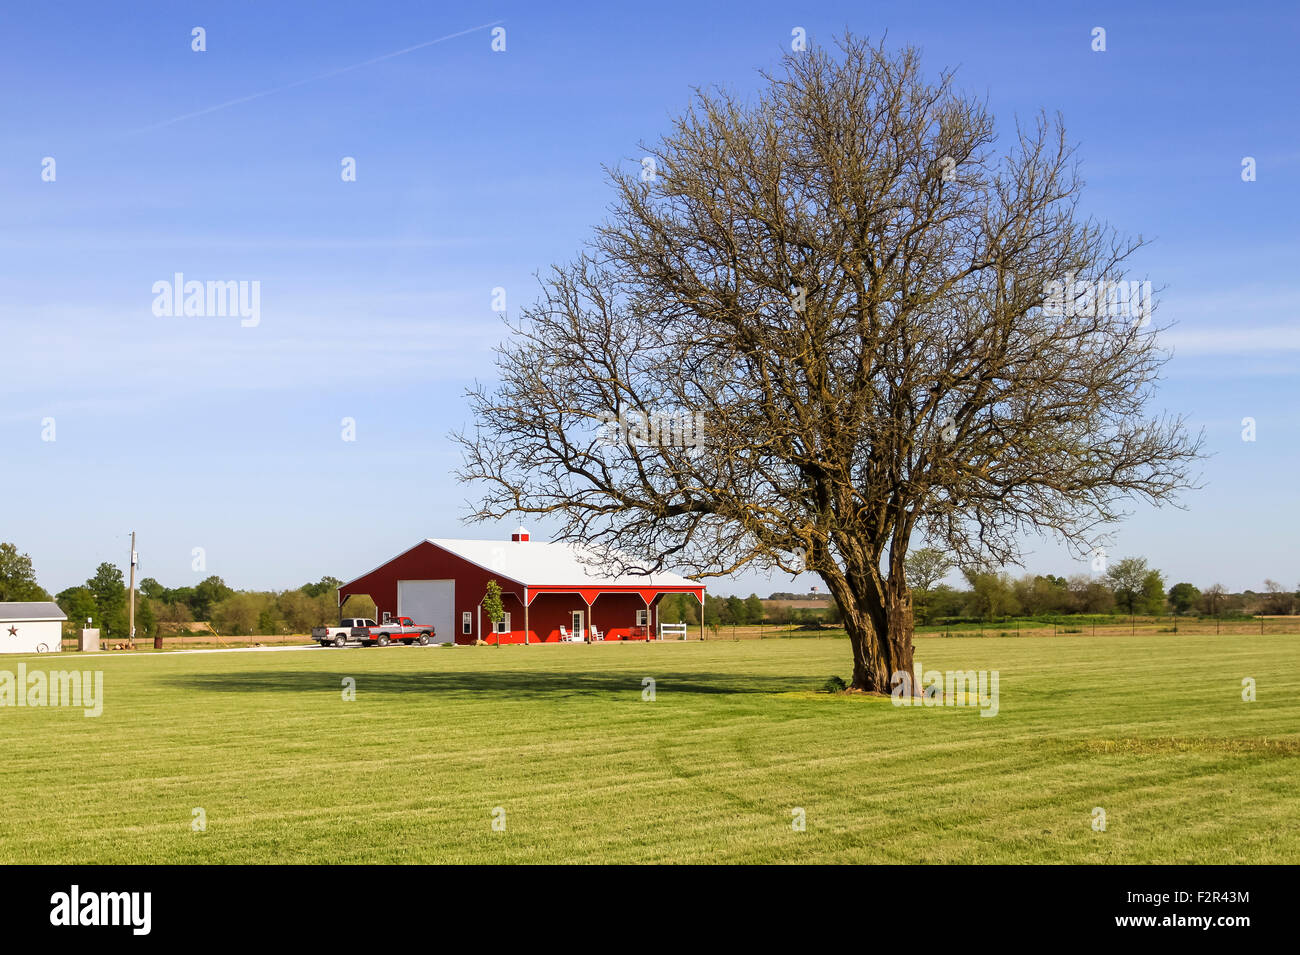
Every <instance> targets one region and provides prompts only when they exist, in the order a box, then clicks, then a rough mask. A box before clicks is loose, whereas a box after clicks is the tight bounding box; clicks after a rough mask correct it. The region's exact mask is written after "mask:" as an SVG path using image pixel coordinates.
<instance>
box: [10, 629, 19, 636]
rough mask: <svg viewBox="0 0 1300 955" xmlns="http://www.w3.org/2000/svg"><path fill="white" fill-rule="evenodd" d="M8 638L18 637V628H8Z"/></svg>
mask: <svg viewBox="0 0 1300 955" xmlns="http://www.w3.org/2000/svg"><path fill="white" fill-rule="evenodd" d="M9 636H11V637H16V636H18V628H17V627H10V628H9Z"/></svg>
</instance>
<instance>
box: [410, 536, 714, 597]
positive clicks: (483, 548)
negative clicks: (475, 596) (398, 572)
mask: <svg viewBox="0 0 1300 955" xmlns="http://www.w3.org/2000/svg"><path fill="white" fill-rule="evenodd" d="M428 542H429V543H430V544H433V545H435V546H437V547H441V548H442V549H443V550H445V551H449V552H450V553H453V554H455V555H456V556H457V557H460V558H461V559H463V560H467V561H469V562H470V563H472V564H478V565H479V566H480V567H483V568H485V569H487V570H491V571H493V572H495V573H498V574H501V575H502V576H504V577H509V578H510V579H512V580H515V581H518V582H519V583H521V584H525V585H527V586H529V587H564V586H581V587H602V586H603V587H683V588H685V587H690V588H693V589H696V590H698V589H700V588H701V587H703V586H704V585H703V584H701V583H699V582H698V581H694V580H687V579H686V578H685V577H682V576H680V575H678V574H672V573H668V572H667V571H661V572H660V573H657V574H618V575H615V576H611V575H609V574H601V573H600V572H599V570H598V569H597V568H596V567H592V566H590V565H588V564H584V563H583V562H582V560H581V559H580V558H582V557H583V556H588V557H589V559H590V558H591V557H594V556H595V554H594V552H593V551H590V550H587V549H586V548H584V547H582V545H580V544H570V543H566V542H561V541H553V542H545V541H533V540H530V541H491V540H487V541H484V540H454V539H451V538H446V537H430V538H428Z"/></svg>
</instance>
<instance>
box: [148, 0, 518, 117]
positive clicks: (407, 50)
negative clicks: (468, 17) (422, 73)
mask: <svg viewBox="0 0 1300 955" xmlns="http://www.w3.org/2000/svg"><path fill="white" fill-rule="evenodd" d="M502 22H503V21H501V20H493V21H492V22H491V23H480V24H479V25H478V26H476V27H470V28H469V29H467V30H460V31H458V32H456V33H448V34H447V35H446V36H440V37H438V38H437V39H434V40H425V41H424V42H423V43H417V44H415V46H408V47H406V48H405V49H401V50H394V51H393V52H392V53H384V54H382V55H380V56H376V57H372V58H370V59H368V60H364V61H362V62H361V63H353V64H352V65H351V66H341V67H339V68H338V69H336V70H330V71H329V72H328V73H321V74H319V75H317V76H309V77H307V78H306V79H303V80H295V81H294V82H292V83H286V84H285V85H283V86H274V87H272V88H271V89H268V90H261V91H259V92H257V93H249V94H248V95H247V96H241V97H239V98H238V99H232V100H226V102H224V103H218V104H216V105H215V106H208V107H206V108H205V109H200V110H195V111H194V112H192V113H183V114H182V115H180V116H173V117H172V118H171V119H165V120H163V121H162V122H160V123H154V124H153V125H152V126H141V127H140V128H139V129H133V130H131V131H130V133H129V134H128V135H133V134H135V133H147V132H151V131H152V130H155V129H162V128H163V127H165V126H173V125H175V124H176V123H183V122H185V121H186V120H187V119H195V118H197V117H199V116H207V115H208V114H209V113H215V112H217V111H219V110H223V109H229V108H230V107H232V106H238V105H240V104H241V103H249V102H252V101H253V100H255V99H261V98H262V97H264V96H271V95H273V94H275V93H283V92H284V91H285V90H291V89H296V88H297V87H299V86H306V85H307V84H308V83H315V82H317V81H319V80H327V79H329V78H331V77H334V76H341V75H342V74H344V73H351V72H352V71H353V70H359V69H362V68H363V67H367V66H372V65H374V64H375V63H382V62H383V61H384V60H391V59H393V58H394V57H398V56H405V55H406V54H407V53H414V52H415V51H416V50H423V49H424V48H425V47H429V46H433V45H435V44H437V43H444V42H446V41H447V40H454V39H456V37H461V36H466V35H467V34H470V33H477V32H478V31H479V30H486V29H487V28H488V27H494V26H496V25H498V24H499V23H502Z"/></svg>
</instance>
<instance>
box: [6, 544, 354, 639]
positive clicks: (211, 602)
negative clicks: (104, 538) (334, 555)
mask: <svg viewBox="0 0 1300 955" xmlns="http://www.w3.org/2000/svg"><path fill="white" fill-rule="evenodd" d="M339 583H340V581H339V580H337V579H336V578H334V577H322V578H321V579H320V580H318V581H317V582H316V583H313V584H303V586H301V587H299V588H298V589H296V590H282V591H270V590H268V591H253V590H234V589H232V588H230V587H228V586H227V585H226V582H225V581H223V580H222V579H221V578H220V577H216V576H211V577H208V578H207V579H205V580H203V581H200V582H199V583H197V584H195V585H194V586H192V587H174V588H169V587H164V586H163V585H162V584H160V583H159V582H158V581H157V580H155V579H154V578H152V577H145V578H144V579H143V580H140V581H139V582H138V583H137V585H136V597H135V634H136V639H145V638H151V637H153V636H155V635H156V634H157V633H158V631H159V629H160V628H162V629H164V630H168V631H173V632H184V631H185V630H186V629H187V626H186V625H187V624H190V623H193V622H195V621H204V622H208V623H210V624H211V625H212V627H213V628H214V629H215V630H216V631H217V632H218V633H220V634H223V635H229V636H249V635H253V634H257V635H263V634H265V635H273V634H283V633H306V632H307V631H309V630H311V628H312V627H315V626H319V625H320V624H323V623H331V622H333V621H334V620H337V619H338V616H339V612H338V607H337V606H336V601H337V600H338V596H337V588H338V586H339ZM129 599H130V596H129V591H128V589H127V583H126V577H125V575H124V574H123V572H122V570H121V568H119V567H116V566H115V565H113V564H111V563H109V562H108V561H105V562H104V563H102V564H100V565H99V566H98V567H97V568H95V572H94V573H93V574H92V575H91V576H90V577H89V578H87V579H86V582H85V583H84V584H79V585H77V586H75V587H69V588H67V589H66V590H62V591H60V592H59V593H57V594H55V595H54V596H52V597H51V596H50V594H49V592H48V591H46V590H45V589H44V588H43V587H41V586H40V584H39V583H37V580H36V572H35V569H34V568H33V566H32V559H31V557H29V556H28V555H27V554H21V553H19V551H18V548H17V546H16V545H14V544H10V543H0V601H5V600H53V601H55V602H56V603H57V604H58V605H59V608H60V609H61V610H62V611H63V612H64V613H65V614H67V615H68V622H67V624H66V625H65V628H64V629H65V631H68V632H71V633H75V632H76V631H78V630H80V629H81V628H82V627H84V626H85V625H86V620H87V618H89V619H90V620H91V626H93V627H98V628H99V630H100V632H101V634H102V635H103V636H104V637H107V638H111V639H119V640H120V639H125V638H126V637H128V636H130V623H129V620H130V609H129ZM348 609H349V610H353V611H354V612H355V613H356V615H357V616H363V615H373V613H374V604H373V603H372V602H370V601H369V600H368V599H366V600H362V599H355V600H351V601H349V602H348Z"/></svg>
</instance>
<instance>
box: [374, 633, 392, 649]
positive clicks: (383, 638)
mask: <svg viewBox="0 0 1300 955" xmlns="http://www.w3.org/2000/svg"><path fill="white" fill-rule="evenodd" d="M375 642H376V643H378V644H379V645H380V646H381V647H386V646H388V645H389V644H390V643H392V641H391V640H389V639H388V634H386V633H381V634H380V635H379V639H378V640H377V641H375Z"/></svg>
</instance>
